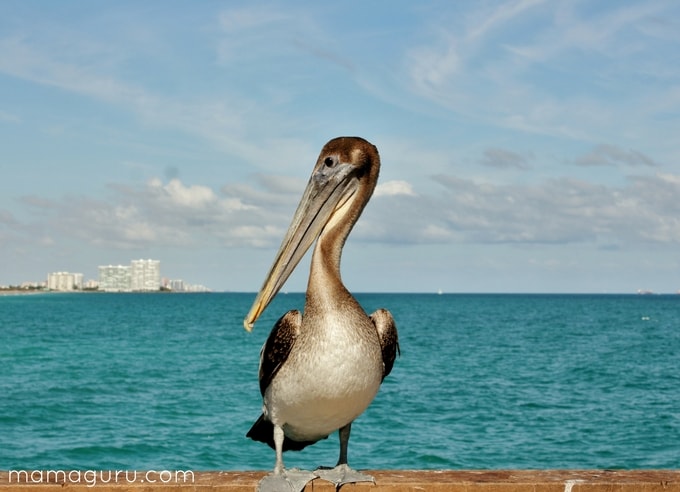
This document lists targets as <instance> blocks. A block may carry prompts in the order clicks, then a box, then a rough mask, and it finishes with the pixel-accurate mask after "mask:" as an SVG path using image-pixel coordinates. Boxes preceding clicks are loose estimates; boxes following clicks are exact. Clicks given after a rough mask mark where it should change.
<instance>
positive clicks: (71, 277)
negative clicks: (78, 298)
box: [47, 272, 83, 292]
mask: <svg viewBox="0 0 680 492" xmlns="http://www.w3.org/2000/svg"><path fill="white" fill-rule="evenodd" d="M47 288H48V289H49V290H58V291H64V292H65V291H71V290H80V289H82V288H83V274H82V273H69V272H54V273H48V274H47Z"/></svg>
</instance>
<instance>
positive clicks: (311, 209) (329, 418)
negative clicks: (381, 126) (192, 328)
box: [244, 137, 399, 491]
mask: <svg viewBox="0 0 680 492" xmlns="http://www.w3.org/2000/svg"><path fill="white" fill-rule="evenodd" d="M379 171H380V157H379V155H378V150H377V149H376V148H375V146H373V145H372V144H370V143H369V142H367V141H366V140H364V139H362V138H359V137H339V138H335V139H333V140H331V141H329V142H328V143H327V144H326V145H325V146H324V147H323V149H322V150H321V154H320V155H319V158H318V159H317V161H316V165H315V166H314V170H313V171H312V176H311V177H310V179H309V183H308V184H307V188H306V189H305V191H304V194H303V195H302V199H301V201H300V204H299V205H298V208H297V210H296V212H295V214H294V216H293V220H292V223H291V225H290V228H289V229H288V232H287V233H286V235H285V237H284V239H283V242H282V243H281V247H280V249H279V251H278V253H277V255H276V257H275V259H274V263H273V264H272V267H271V269H270V271H269V274H268V275H267V277H266V278H265V281H264V283H263V285H262V288H261V289H260V291H259V293H258V294H257V297H256V298H255V301H254V303H253V306H252V308H251V309H250V312H249V313H248V315H247V316H246V318H245V320H244V326H245V328H246V330H248V331H250V330H252V328H253V324H254V323H255V321H256V320H257V319H258V317H259V316H260V314H262V312H263V311H264V310H265V308H266V307H267V305H268V304H269V303H270V302H271V300H272V299H273V298H274V296H275V295H276V294H277V292H278V291H279V289H281V287H282V286H283V284H284V283H285V281H286V279H287V278H288V277H289V276H290V274H291V273H292V272H293V270H294V269H295V267H296V266H297V264H298V263H299V261H300V259H301V258H302V257H303V255H304V254H305V252H306V251H307V250H308V249H309V248H310V246H311V245H312V244H313V243H314V242H315V241H316V245H315V246H314V253H313V255H312V260H311V267H310V273H309V280H308V283H307V293H306V299H305V306H304V314H301V313H300V312H299V311H297V310H292V311H288V312H287V313H286V314H284V315H283V316H282V317H281V318H280V319H279V320H278V321H277V322H276V324H275V325H274V327H273V329H272V331H271V333H270V335H269V337H268V338H267V341H266V342H265V344H264V346H263V347H262V351H261V352H260V367H259V381H260V392H261V393H262V398H263V408H262V415H260V417H259V418H258V419H257V421H256V422H255V424H254V425H253V426H252V428H251V429H250V431H249V432H248V434H247V437H250V438H251V439H254V440H256V441H261V442H265V443H267V444H269V446H270V447H272V448H273V449H274V450H275V451H276V464H275V466H274V471H273V473H272V474H270V475H268V476H267V477H265V478H264V479H263V481H262V482H261V483H260V490H263V491H264V490H284V489H285V490H291V489H292V490H302V489H303V488H304V486H305V484H306V483H307V482H308V481H310V480H313V479H315V478H322V479H325V480H329V481H331V482H333V483H335V485H336V487H340V486H341V485H342V484H344V483H351V482H359V481H373V478H372V477H371V476H369V475H365V474H363V473H360V472H357V471H355V470H352V469H351V468H350V467H349V465H348V464H347V445H348V442H349V436H350V429H351V426H352V422H353V421H354V420H355V419H356V418H357V417H358V416H359V415H361V414H362V413H363V412H364V410H366V408H367V407H368V405H369V404H370V403H371V401H373V398H374V397H375V395H376V394H377V392H378V389H379V387H380V384H381V383H382V381H383V379H385V377H386V376H387V375H388V374H389V373H390V371H391V370H392V366H393V364H394V360H395V358H396V355H397V352H398V351H399V343H398V337H397V329H396V326H395V323H394V319H393V318H392V315H391V314H390V312H389V311H387V310H385V309H379V310H378V311H376V312H374V313H373V314H371V315H370V316H369V315H367V314H366V312H365V311H364V310H363V309H362V307H361V306H360V305H359V303H358V302H357V300H356V299H355V298H354V297H353V296H352V294H350V292H349V291H348V290H347V288H346V287H345V286H344V285H343V283H342V279H341V277H340V256H341V254H342V248H343V246H344V244H345V240H346V239H347V236H348V235H349V233H350V231H351V230H352V228H353V227H354V224H356V222H357V220H358V219H359V216H360V215H361V212H362V211H363V209H364V207H365V206H366V203H367V202H368V200H369V199H370V198H371V195H372V194H373V190H374V189H375V185H376V183H377V181H378V174H379ZM336 430H337V431H339V440H340V456H339V459H338V463H337V465H336V467H335V468H333V469H322V468H319V469H317V470H316V471H315V472H314V473H311V472H306V471H300V470H296V469H290V470H287V469H286V468H285V467H284V464H283V452H284V451H286V450H300V449H302V448H304V447H305V446H308V445H310V444H314V443H315V442H317V441H319V440H320V439H325V438H326V437H328V436H329V435H330V434H331V433H333V432H335V431H336Z"/></svg>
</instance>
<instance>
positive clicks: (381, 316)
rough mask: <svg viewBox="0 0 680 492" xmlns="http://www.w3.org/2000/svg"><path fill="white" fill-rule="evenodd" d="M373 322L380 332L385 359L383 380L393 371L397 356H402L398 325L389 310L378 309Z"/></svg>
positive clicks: (373, 316)
mask: <svg viewBox="0 0 680 492" xmlns="http://www.w3.org/2000/svg"><path fill="white" fill-rule="evenodd" d="M371 321H372V322H373V325H374V326H375V329H376V331H377V332H378V338H380V348H381V350H382V359H383V377H382V378H383V380H384V379H385V378H386V377H387V375H388V374H389V373H390V372H391V371H392V366H393V365H394V360H395V359H396V358H397V355H400V354H401V351H400V350H399V336H398V334H397V325H396V323H395V322H394V318H393V317H392V313H390V312H389V311H388V310H387V309H378V310H377V311H376V312H374V313H373V314H371Z"/></svg>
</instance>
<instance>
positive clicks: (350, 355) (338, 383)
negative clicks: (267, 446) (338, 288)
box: [264, 318, 383, 440]
mask: <svg viewBox="0 0 680 492" xmlns="http://www.w3.org/2000/svg"><path fill="white" fill-rule="evenodd" d="M362 321H363V320H362ZM366 321H367V322H368V323H370V321H369V320H368V319H366ZM346 323H347V320H345V319H333V318H330V319H328V318H326V319H325V325H324V330H319V331H311V330H310V331H309V332H305V331H304V330H303V333H302V334H301V336H300V339H299V340H297V341H296V343H295V345H294V347H293V350H292V351H291V354H290V356H289V358H288V360H287V361H286V362H285V363H284V364H283V366H282V367H281V369H280V370H279V372H278V374H277V375H276V376H275V377H274V380H273V381H272V383H271V384H270V386H269V388H268V389H267V391H266V392H265V396H264V404H265V411H266V412H267V414H268V417H269V419H270V420H271V421H272V422H274V423H276V424H278V425H282V426H283V428H284V431H285V433H286V435H288V436H289V437H291V438H293V439H297V440H313V439H319V438H322V437H325V436H327V435H329V434H330V433H332V432H334V431H335V430H337V429H339V428H340V427H343V426H345V425H346V424H348V423H349V422H351V421H353V420H354V419H355V418H357V417H358V416H359V415H360V414H361V413H363V412H364V410H366V408H367V407H368V405H369V404H370V403H371V401H373V398H374V397H375V395H376V394H377V392H378V389H379V387H380V382H381V380H382V371H383V363H382V353H381V350H380V342H379V341H378V337H377V333H375V335H374V334H373V333H372V332H371V331H370V330H364V331H363V332H361V331H360V330H357V329H351V328H350V329H348V327H347V324H346ZM365 328H372V326H370V325H365Z"/></svg>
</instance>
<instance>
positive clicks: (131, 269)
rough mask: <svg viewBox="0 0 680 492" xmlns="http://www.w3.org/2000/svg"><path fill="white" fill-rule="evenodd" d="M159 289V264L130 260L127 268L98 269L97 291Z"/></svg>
mask: <svg viewBox="0 0 680 492" xmlns="http://www.w3.org/2000/svg"><path fill="white" fill-rule="evenodd" d="M160 288H161V262H160V261H158V260H132V261H131V262H130V265H129V266H125V265H107V266H100V267H99V290H103V291H105V292H152V291H157V290H160Z"/></svg>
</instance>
